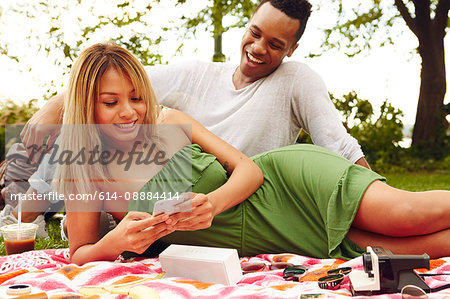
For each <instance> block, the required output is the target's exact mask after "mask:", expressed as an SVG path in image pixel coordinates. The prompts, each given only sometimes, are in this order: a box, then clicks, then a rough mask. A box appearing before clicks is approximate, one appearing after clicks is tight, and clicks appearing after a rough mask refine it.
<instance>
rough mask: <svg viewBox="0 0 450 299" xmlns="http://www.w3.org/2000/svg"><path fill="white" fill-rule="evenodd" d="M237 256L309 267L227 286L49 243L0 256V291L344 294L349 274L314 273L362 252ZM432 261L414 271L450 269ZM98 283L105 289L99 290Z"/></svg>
mask: <svg viewBox="0 0 450 299" xmlns="http://www.w3.org/2000/svg"><path fill="white" fill-rule="evenodd" d="M240 262H241V265H244V264H247V263H249V262H250V263H253V262H264V263H267V264H270V263H272V262H290V263H293V264H301V265H305V266H307V267H308V268H309V270H308V271H307V272H306V273H305V274H304V276H302V277H301V279H300V281H299V282H293V281H286V280H284V279H283V277H282V271H283V270H272V271H264V272H254V273H248V274H245V275H244V276H243V277H242V279H241V280H240V281H239V282H238V283H237V284H236V285H233V286H225V285H221V284H214V283H205V282H201V281H194V280H191V279H189V278H186V277H171V278H167V277H163V272H162V269H161V265H160V263H159V260H158V259H157V258H139V259H135V260H133V261H124V260H117V261H115V262H92V263H88V264H85V265H83V266H77V265H74V264H71V263H70V261H69V252H68V249H47V250H36V251H30V252H25V253H22V254H17V255H10V256H2V257H0V283H1V284H0V297H3V298H8V297H10V296H7V295H5V289H6V288H7V286H9V285H13V284H30V285H31V286H32V294H34V293H42V292H45V293H46V295H47V296H48V298H88V297H89V298H127V297H128V296H127V295H126V294H125V293H121V294H117V292H112V291H111V288H108V287H106V286H113V285H118V284H124V283H126V284H128V285H133V286H137V285H143V286H146V287H149V288H151V290H153V291H154V292H155V293H157V294H158V295H159V296H160V298H301V296H300V295H301V294H313V293H319V294H321V295H320V296H321V298H323V297H328V298H348V297H350V296H351V291H350V281H349V278H348V275H347V276H346V277H345V278H344V281H343V282H342V284H341V285H340V287H339V288H338V289H336V290H323V289H320V288H319V286H318V283H317V280H318V278H319V277H321V276H324V275H326V272H327V271H328V270H330V269H333V268H337V267H352V269H353V270H362V269H363V264H362V258H361V257H359V258H355V259H352V260H350V261H344V260H335V259H314V258H309V257H304V256H300V255H295V254H261V255H258V256H254V257H250V258H241V259H240ZM430 264H431V265H430V266H431V267H430V270H427V269H418V270H417V271H418V272H423V273H425V272H426V273H444V272H447V273H448V272H450V257H446V258H441V259H435V260H431V261H430ZM425 281H426V283H427V284H428V285H429V286H430V287H431V288H434V287H439V286H442V285H445V284H448V283H450V276H444V275H443V276H430V277H426V279H425ZM86 286H99V287H97V288H93V289H91V290H90V291H91V292H90V293H86V292H85V291H83V290H85V289H86ZM83 287H84V288H83ZM101 287H104V288H101ZM99 289H103V291H98V290H99ZM429 296H430V297H433V298H446V297H448V298H450V289H445V290H441V291H439V292H436V293H431V294H429ZM131 297H132V296H131ZM311 297H313V296H311ZM358 297H359V298H362V297H361V296H358ZM374 297H376V298H401V294H399V293H396V294H383V295H377V296H374ZM316 298H317V296H316Z"/></svg>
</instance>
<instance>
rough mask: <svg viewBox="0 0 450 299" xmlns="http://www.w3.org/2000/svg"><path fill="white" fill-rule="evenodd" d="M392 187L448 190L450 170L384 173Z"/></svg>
mask: <svg viewBox="0 0 450 299" xmlns="http://www.w3.org/2000/svg"><path fill="white" fill-rule="evenodd" d="M382 175H383V176H385V177H386V179H387V183H388V184H389V185H391V186H392V187H396V188H399V189H404V190H408V191H426V190H450V171H435V172H405V173H384V174H382Z"/></svg>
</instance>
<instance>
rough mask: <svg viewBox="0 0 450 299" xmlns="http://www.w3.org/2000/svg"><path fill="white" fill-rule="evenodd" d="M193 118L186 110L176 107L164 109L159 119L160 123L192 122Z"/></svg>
mask: <svg viewBox="0 0 450 299" xmlns="http://www.w3.org/2000/svg"><path fill="white" fill-rule="evenodd" d="M192 121H193V119H192V118H191V117H190V116H189V115H187V114H186V113H184V112H181V111H180V110H176V109H164V110H162V111H161V113H160V114H159V117H158V119H157V123H158V124H190V123H192Z"/></svg>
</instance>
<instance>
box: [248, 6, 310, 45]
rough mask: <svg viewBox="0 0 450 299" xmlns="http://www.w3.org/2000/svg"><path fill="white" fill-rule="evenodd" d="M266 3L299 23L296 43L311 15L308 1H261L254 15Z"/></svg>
mask: <svg viewBox="0 0 450 299" xmlns="http://www.w3.org/2000/svg"><path fill="white" fill-rule="evenodd" d="M266 2H269V3H270V4H271V5H272V6H273V7H275V8H276V9H279V10H281V11H282V12H284V13H285V14H286V15H288V16H289V17H291V18H293V19H297V20H299V21H300V26H299V28H298V30H297V33H296V34H295V43H297V42H298V41H299V40H300V37H302V35H303V32H305V27H306V23H307V22H308V18H309V16H310V15H311V4H310V3H309V2H308V0H262V1H261V2H260V3H259V5H258V6H257V7H256V9H255V12H254V13H256V12H257V11H258V9H259V8H260V7H261V5H263V4H264V3H266ZM295 43H294V44H295Z"/></svg>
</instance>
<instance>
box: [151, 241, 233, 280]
mask: <svg viewBox="0 0 450 299" xmlns="http://www.w3.org/2000/svg"><path fill="white" fill-rule="evenodd" d="M159 261H160V263H161V267H162V269H163V271H164V272H166V275H165V276H166V277H185V278H190V279H194V280H198V281H203V282H210V283H221V284H224V285H228V286H230V285H234V284H236V283H237V282H238V281H239V280H241V278H242V270H241V265H240V263H239V257H238V253H237V250H236V249H231V248H216V247H203V246H188V245H177V244H172V245H170V246H169V247H168V248H167V249H166V250H164V251H163V252H161V254H160V255H159Z"/></svg>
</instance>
